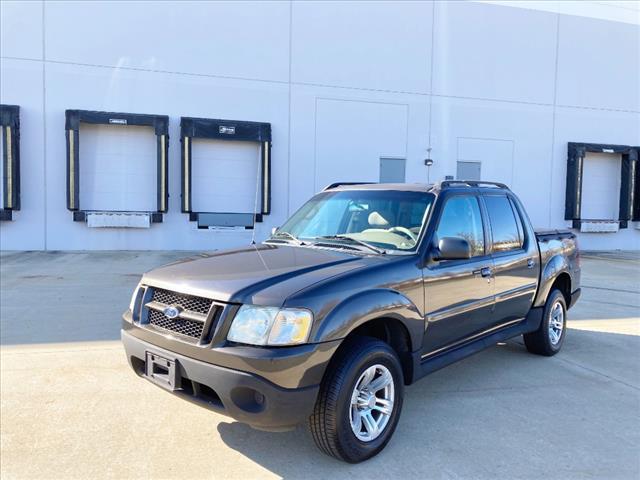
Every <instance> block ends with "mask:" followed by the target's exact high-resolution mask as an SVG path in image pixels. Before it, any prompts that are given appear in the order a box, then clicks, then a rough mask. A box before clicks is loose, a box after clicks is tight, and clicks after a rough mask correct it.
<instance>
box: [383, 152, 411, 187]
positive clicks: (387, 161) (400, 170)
mask: <svg viewBox="0 0 640 480" xmlns="http://www.w3.org/2000/svg"><path fill="white" fill-rule="evenodd" d="M405 164H406V159H404V158H381V159H380V183H404V181H405Z"/></svg>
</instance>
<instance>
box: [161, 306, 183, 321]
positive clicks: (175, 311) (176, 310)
mask: <svg viewBox="0 0 640 480" xmlns="http://www.w3.org/2000/svg"><path fill="white" fill-rule="evenodd" d="M162 313H164V315H165V317H167V318H169V319H171V320H173V319H174V318H178V316H179V315H180V307H178V306H176V305H169V306H168V307H165V308H164V310H162Z"/></svg>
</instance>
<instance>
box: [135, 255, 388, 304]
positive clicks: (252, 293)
mask: <svg viewBox="0 0 640 480" xmlns="http://www.w3.org/2000/svg"><path fill="white" fill-rule="evenodd" d="M380 260H381V259H380V258H379V257H377V256H367V255H354V254H352V253H346V252H343V251H340V250H329V249H319V248H308V247H297V246H293V245H274V244H260V245H250V246H248V247H244V248H239V249H229V250H221V251H218V252H215V253H212V254H202V255H198V256H195V257H190V258H185V259H183V260H179V261H177V262H174V263H170V264H168V265H165V266H162V267H159V268H156V269H155V270H151V271H150V272H148V273H146V274H145V275H144V276H143V278H142V283H144V284H146V285H152V286H156V287H159V288H164V289H167V290H173V291H177V292H182V293H188V294H191V295H197V296H202V297H207V298H212V299H214V300H219V301H222V302H232V303H251V304H254V305H268V306H281V305H282V303H283V302H284V301H285V300H286V298H287V297H288V296H289V295H291V294H293V293H295V292H297V291H299V290H301V289H303V288H307V287H309V286H310V285H312V284H314V283H316V282H318V281H320V280H325V279H327V278H329V277H333V276H335V275H339V274H341V273H344V272H347V271H350V270H353V269H356V268H360V267H363V266H365V265H367V264H371V263H377V262H378V261H380Z"/></svg>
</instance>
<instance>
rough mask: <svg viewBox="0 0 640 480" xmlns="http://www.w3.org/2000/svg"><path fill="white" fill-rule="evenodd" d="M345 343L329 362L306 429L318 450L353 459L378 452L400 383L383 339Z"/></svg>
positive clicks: (393, 416)
mask: <svg viewBox="0 0 640 480" xmlns="http://www.w3.org/2000/svg"><path fill="white" fill-rule="evenodd" d="M345 347H346V348H344V349H343V350H342V352H341V354H340V356H339V357H337V358H336V361H335V362H334V364H333V365H331V366H330V367H329V368H332V370H330V371H329V372H328V374H327V376H326V378H325V379H324V381H323V383H322V386H321V388H320V393H319V394H318V399H317V401H316V405H315V407H314V411H313V413H312V414H311V417H309V428H310V430H311V434H312V436H313V439H314V441H315V443H316V445H317V446H318V448H320V450H322V451H323V452H324V453H326V454H327V455H331V456H333V457H336V458H338V459H340V460H344V461H346V462H349V463H358V462H361V461H363V460H366V459H368V458H371V457H373V456H374V455H376V454H378V453H379V452H380V451H381V450H382V449H383V448H384V447H385V446H386V445H387V443H388V442H389V440H390V439H391V435H393V431H394V430H395V428H396V425H397V423H398V419H399V418H400V411H401V409H402V399H403V386H404V383H403V375H402V367H401V366H400V361H399V360H398V356H397V355H396V353H395V351H394V350H393V349H392V348H391V347H390V346H389V345H387V344H386V343H384V342H382V341H380V340H376V339H374V338H369V337H360V338H357V339H354V341H350V343H349V344H348V345H345Z"/></svg>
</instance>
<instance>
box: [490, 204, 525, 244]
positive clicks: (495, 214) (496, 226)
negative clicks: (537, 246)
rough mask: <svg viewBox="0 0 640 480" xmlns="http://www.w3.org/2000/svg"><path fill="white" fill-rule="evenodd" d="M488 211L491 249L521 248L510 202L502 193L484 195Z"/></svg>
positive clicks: (520, 240)
mask: <svg viewBox="0 0 640 480" xmlns="http://www.w3.org/2000/svg"><path fill="white" fill-rule="evenodd" d="M484 202H485V204H486V205H487V210H488V212H489V222H490V224H491V234H492V238H493V244H492V245H493V251H494V252H506V251H509V250H517V249H520V248H522V237H521V235H520V231H521V228H522V227H519V226H518V223H517V222H518V221H519V220H518V219H516V216H515V213H514V211H513V208H511V202H510V201H509V199H508V198H507V197H506V196H503V195H487V196H486V197H484Z"/></svg>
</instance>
